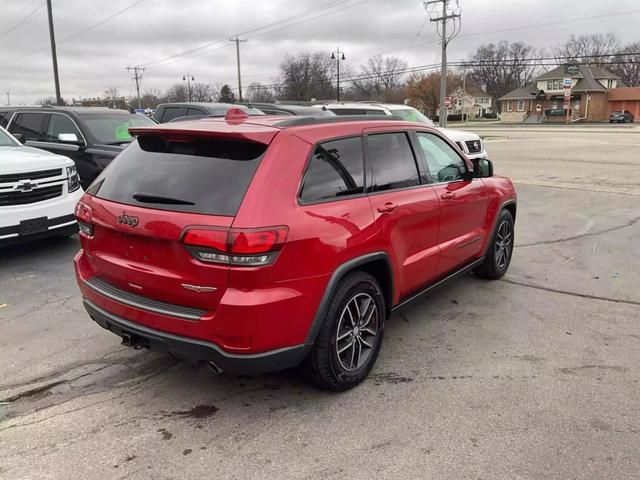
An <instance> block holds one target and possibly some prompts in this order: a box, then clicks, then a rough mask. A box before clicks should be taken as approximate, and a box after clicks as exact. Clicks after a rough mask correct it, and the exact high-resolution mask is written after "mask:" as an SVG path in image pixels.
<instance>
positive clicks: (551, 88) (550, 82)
mask: <svg viewBox="0 0 640 480" xmlns="http://www.w3.org/2000/svg"><path fill="white" fill-rule="evenodd" d="M547 90H553V81H552V80H547Z"/></svg>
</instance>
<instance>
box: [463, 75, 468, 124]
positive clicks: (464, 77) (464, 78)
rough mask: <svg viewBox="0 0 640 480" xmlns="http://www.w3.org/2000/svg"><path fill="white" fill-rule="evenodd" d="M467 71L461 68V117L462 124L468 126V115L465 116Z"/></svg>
mask: <svg viewBox="0 0 640 480" xmlns="http://www.w3.org/2000/svg"><path fill="white" fill-rule="evenodd" d="M466 99H467V69H466V68H465V67H462V117H463V118H464V124H465V125H469V114H468V113H467V114H466V115H465V112H466V111H467V102H466Z"/></svg>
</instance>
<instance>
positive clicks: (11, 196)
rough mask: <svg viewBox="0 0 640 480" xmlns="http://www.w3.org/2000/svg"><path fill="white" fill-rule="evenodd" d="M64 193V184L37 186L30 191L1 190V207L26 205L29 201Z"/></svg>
mask: <svg viewBox="0 0 640 480" xmlns="http://www.w3.org/2000/svg"><path fill="white" fill-rule="evenodd" d="M60 195H62V185H52V186H50V187H42V188H36V189H35V190H31V191H30V192H19V191H15V190H14V191H11V192H0V207H1V206H8V205H25V204H27V203H36V202H42V201H44V200H49V199H51V198H56V197H59V196H60Z"/></svg>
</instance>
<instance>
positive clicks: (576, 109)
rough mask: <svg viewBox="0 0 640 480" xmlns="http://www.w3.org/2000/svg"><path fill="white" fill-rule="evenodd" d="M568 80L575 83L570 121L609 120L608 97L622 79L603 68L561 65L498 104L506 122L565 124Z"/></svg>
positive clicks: (511, 93) (514, 91) (505, 97)
mask: <svg viewBox="0 0 640 480" xmlns="http://www.w3.org/2000/svg"><path fill="white" fill-rule="evenodd" d="M565 78H570V79H571V99H570V102H569V117H570V118H571V120H572V121H578V120H586V121H604V120H607V119H608V118H609V116H608V115H609V114H608V112H609V108H608V105H607V101H608V98H607V93H608V92H609V91H610V90H613V89H616V88H618V87H620V86H623V85H622V82H621V80H620V77H618V76H617V75H615V74H614V73H611V72H609V71H608V70H605V69H604V68H600V67H590V66H588V65H571V64H565V65H560V66H559V67H557V68H554V69H553V70H551V71H549V72H547V73H545V74H543V75H540V76H539V77H538V78H536V79H535V80H534V81H533V82H531V83H530V84H529V85H527V86H526V87H524V88H517V89H516V90H513V91H511V92H509V93H507V94H506V95H505V96H503V97H501V98H500V99H499V100H498V101H499V102H500V106H501V114H500V119H501V120H502V121H503V122H513V123H518V122H525V123H541V122H563V121H565V119H566V115H567V111H566V109H565V106H564V88H563V81H564V79H565Z"/></svg>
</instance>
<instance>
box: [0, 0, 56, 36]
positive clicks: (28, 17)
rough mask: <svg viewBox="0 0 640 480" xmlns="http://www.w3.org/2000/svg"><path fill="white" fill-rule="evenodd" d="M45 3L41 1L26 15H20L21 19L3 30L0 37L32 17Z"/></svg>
mask: <svg viewBox="0 0 640 480" xmlns="http://www.w3.org/2000/svg"><path fill="white" fill-rule="evenodd" d="M46 3H47V2H46V1H44V2H41V3H40V4H39V5H38V6H37V7H36V8H34V9H33V10H31V12H29V13H28V14H27V15H25V16H24V17H22V19H21V20H19V21H18V23H16V24H15V25H14V26H13V27H11V28H9V30H5V31H4V32H2V33H0V38H2V37H4V36H5V35H8V34H10V33H11V32H13V31H14V30H15V29H17V28H18V27H19V26H20V25H22V24H23V23H25V22H27V21H28V20H29V19H30V18H31V17H33V16H34V15H35V14H37V13H38V12H39V11H40V9H42V7H44V6H45V4H46Z"/></svg>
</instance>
